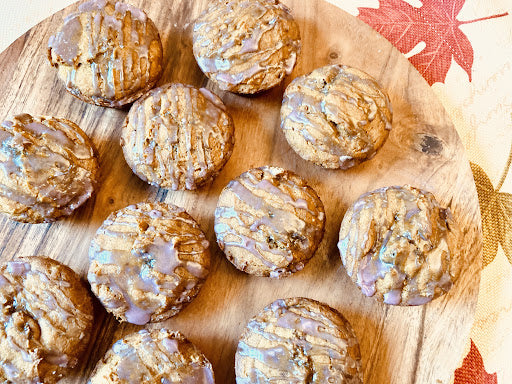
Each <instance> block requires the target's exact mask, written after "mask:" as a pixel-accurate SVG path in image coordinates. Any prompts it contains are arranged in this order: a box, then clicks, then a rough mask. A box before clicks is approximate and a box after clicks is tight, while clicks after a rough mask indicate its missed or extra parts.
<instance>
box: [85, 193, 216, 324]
mask: <svg viewBox="0 0 512 384" xmlns="http://www.w3.org/2000/svg"><path fill="white" fill-rule="evenodd" d="M89 259H90V266H89V273H88V275H87V278H88V279H89V282H90V283H91V289H92V291H93V292H94V294H95V295H96V296H97V297H98V299H99V300H100V301H101V303H102V304H103V305H104V307H105V308H106V310H107V311H108V312H111V313H112V314H113V315H114V316H115V317H116V318H117V319H118V320H120V321H127V322H129V323H133V324H138V325H143V324H146V323H148V322H150V321H151V322H155V321H162V320H166V319H168V318H169V317H171V316H174V315H175V314H177V313H178V312H179V311H180V310H181V309H182V308H183V307H184V306H185V305H187V304H188V303H189V302H190V301H192V299H193V298H194V297H195V296H196V295H197V294H198V293H199V290H200V288H201V286H202V285H203V282H204V280H205V279H206V276H207V275H208V270H209V268H210V253H209V251H208V241H207V240H206V237H205V235H204V233H203V232H202V231H201V228H199V225H198V224H197V223H196V222H195V220H194V219H193V218H192V217H191V216H190V215H189V214H188V213H186V212H185V210H184V209H183V208H179V207H176V206H174V205H170V204H164V203H154V204H150V203H140V204H137V205H130V206H128V207H126V208H124V209H121V210H119V211H117V212H114V213H112V214H111V215H110V216H109V217H108V218H107V220H105V222H104V223H103V225H102V226H101V227H100V228H99V229H98V231H97V232H96V235H95V237H94V239H93V240H92V243H91V247H90V248H89Z"/></svg>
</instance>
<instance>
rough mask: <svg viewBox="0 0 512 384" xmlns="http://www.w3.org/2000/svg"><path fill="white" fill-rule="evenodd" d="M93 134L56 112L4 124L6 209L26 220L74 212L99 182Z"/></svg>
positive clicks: (2, 196)
mask: <svg viewBox="0 0 512 384" xmlns="http://www.w3.org/2000/svg"><path fill="white" fill-rule="evenodd" d="M97 179H98V161H97V159H96V154H95V151H94V149H93V146H92V143H91V141H90V140H89V138H88V137H87V135H86V134H85V133H84V132H83V131H82V130H81V129H80V128H79V127H78V126H77V125H76V124H75V123H73V122H71V121H69V120H66V119H61V118H56V117H44V116H36V117H33V116H31V115H28V114H21V115H17V116H15V117H14V118H12V119H10V120H6V121H4V122H3V123H1V124H0V212H3V213H5V214H7V215H9V216H10V217H11V218H12V219H14V220H17V221H21V222H25V223H42V222H52V221H55V220H56V219H58V218H59V217H61V216H68V215H70V214H71V213H72V212H73V211H74V210H75V209H77V208H78V207H80V206H81V205H82V204H84V203H85V202H86V201H87V200H88V199H89V198H90V197H91V196H92V195H93V193H94V191H95V189H96V187H97V184H98V182H97Z"/></svg>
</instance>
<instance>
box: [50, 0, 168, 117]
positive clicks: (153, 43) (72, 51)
mask: <svg viewBox="0 0 512 384" xmlns="http://www.w3.org/2000/svg"><path fill="white" fill-rule="evenodd" d="M162 52H163V49H162V42H161V41H160V35H159V34H158V30H157V29H156V27H155V25H154V24H153V21H151V19H149V18H148V17H147V15H146V13H144V11H142V10H140V9H138V8H136V7H134V6H132V5H129V4H126V3H123V2H120V1H106V0H93V1H88V2H86V3H83V4H81V5H80V6H79V7H78V12H76V13H73V14H71V15H69V16H67V17H66V19H65V20H64V24H63V25H62V27H61V28H60V30H59V31H58V32H57V33H56V34H55V35H53V36H52V37H51V38H50V40H49V42H48V59H49V60H50V63H51V65H52V66H54V67H55V68H57V69H58V70H59V72H58V73H59V77H60V78H61V79H62V81H64V82H65V84H66V89H67V90H68V91H69V92H70V93H71V94H72V95H74V96H76V97H78V98H79V99H81V100H83V101H85V102H87V103H91V104H96V105H101V106H104V107H115V108H120V107H122V106H123V105H125V104H129V103H131V102H133V101H134V100H136V99H138V98H139V97H140V96H142V95H143V94H144V93H145V92H147V91H148V90H150V89H151V88H153V87H154V85H155V83H156V82H157V80H158V78H159V77H160V74H161V72H162V56H163V53H162Z"/></svg>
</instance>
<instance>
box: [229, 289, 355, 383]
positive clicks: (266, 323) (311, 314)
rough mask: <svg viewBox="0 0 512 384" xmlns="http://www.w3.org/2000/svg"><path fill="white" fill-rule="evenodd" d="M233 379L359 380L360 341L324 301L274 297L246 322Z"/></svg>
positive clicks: (304, 381)
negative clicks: (278, 298) (277, 298)
mask: <svg viewBox="0 0 512 384" xmlns="http://www.w3.org/2000/svg"><path fill="white" fill-rule="evenodd" d="M235 373H236V382H237V384H250V383H311V384H329V383H336V384H362V383H363V372H362V368H361V354H360V352H359V342H358V341H357V338H356V335H355V334H354V331H353V329H352V326H351V325H350V323H349V322H348V321H347V320H346V319H345V318H344V317H343V316H342V315H341V314H340V313H339V312H337V311H336V310H335V309H333V308H331V307H329V306H328V305H326V304H322V303H319V302H317V301H315V300H311V299H305V298H290V299H285V300H276V301H274V302H273V303H272V304H270V305H269V306H267V307H266V308H265V309H264V310H263V311H262V312H261V313H259V314H258V315H257V316H255V317H254V318H253V319H252V320H251V321H250V322H249V324H248V325H247V328H246V329H245V331H244V333H243V335H242V337H241V339H240V342H239V343H238V348H237V351H236V356H235Z"/></svg>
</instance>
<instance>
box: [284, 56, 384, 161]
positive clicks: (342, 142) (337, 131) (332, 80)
mask: <svg viewBox="0 0 512 384" xmlns="http://www.w3.org/2000/svg"><path fill="white" fill-rule="evenodd" d="M391 121H392V111H391V103H390V101H389V97H388V96H387V94H386V92H385V91H384V90H382V88H381V87H380V85H379V84H378V83H377V82H376V81H375V79H373V78H372V77H371V76H370V75H368V74H366V73H364V72H363V71H360V70H358V69H355V68H352V67H349V66H346V65H330V66H327V67H323V68H319V69H316V70H314V71H313V72H311V73H310V74H308V75H305V76H301V77H297V78H296V79H294V80H293V81H292V82H291V83H290V85H289V86H288V87H287V88H286V91H285V94H284V99H283V105H282V108H281V128H282V129H283V131H284V134H285V136H286V140H288V143H289V144H290V146H291V147H292V148H293V150H294V151H295V152H297V153H298V154H299V156H301V157H302V158H303V159H305V160H309V161H312V162H314V163H315V164H317V165H320V166H322V167H325V168H331V169H337V168H340V169H346V168H350V167H352V166H354V165H356V164H359V163H361V162H363V161H365V160H368V159H370V158H372V157H373V156H374V155H375V154H376V153H377V150H378V149H379V148H380V147H381V146H382V145H383V144H384V142H385V141H386V139H387V137H388V135H389V131H390V129H391Z"/></svg>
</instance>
